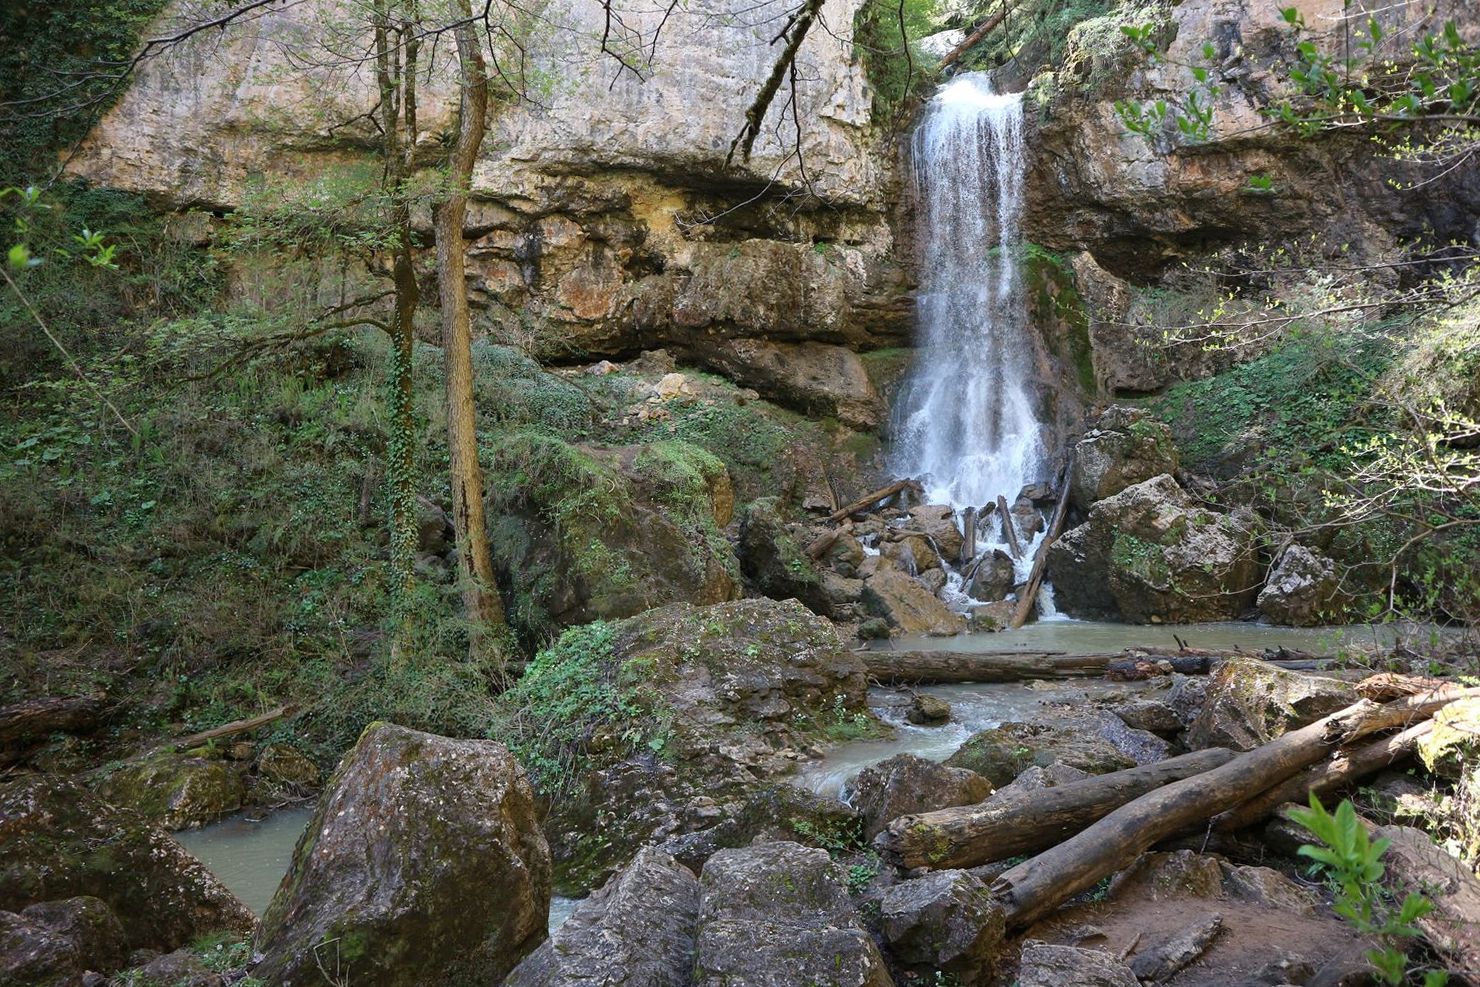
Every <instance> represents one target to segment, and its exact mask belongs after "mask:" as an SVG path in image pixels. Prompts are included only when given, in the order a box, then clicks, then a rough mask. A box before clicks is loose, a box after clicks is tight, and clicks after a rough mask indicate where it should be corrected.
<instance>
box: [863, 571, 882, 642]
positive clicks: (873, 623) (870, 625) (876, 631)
mask: <svg viewBox="0 0 1480 987" xmlns="http://www.w3.org/2000/svg"><path fill="white" fill-rule="evenodd" d="M859 582H862V580H859ZM858 638H859V640H861V641H885V640H888V638H889V621H887V620H885V619H884V618H883V617H870V618H868V619H867V620H865V621H862V622H861V623H859V625H858Z"/></svg>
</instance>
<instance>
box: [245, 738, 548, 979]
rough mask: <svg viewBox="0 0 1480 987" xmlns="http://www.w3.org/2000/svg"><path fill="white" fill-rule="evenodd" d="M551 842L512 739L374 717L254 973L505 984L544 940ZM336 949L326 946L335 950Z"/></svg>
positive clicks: (261, 933)
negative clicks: (470, 736) (463, 736)
mask: <svg viewBox="0 0 1480 987" xmlns="http://www.w3.org/2000/svg"><path fill="white" fill-rule="evenodd" d="M549 907H550V851H549V848H548V847H547V846H546V845H545V838H544V837H543V836H542V835H541V834H540V829H539V818H538V811H537V809H536V805H535V798H534V792H533V791H532V790H531V789H530V787H529V783H528V781H527V780H526V779H525V776H524V770H523V769H522V768H521V767H520V766H519V763H518V762H517V761H515V760H514V757H513V755H511V754H510V753H509V752H508V750H506V749H505V748H504V747H503V745H501V744H497V743H494V742H493V741H488V740H450V739H448V738H445V737H437V736H434V735H432V734H428V733H420V732H418V731H415V730H408V729H406V728H404V727H399V726H395V725H394V724H390V723H373V724H371V725H370V726H368V727H366V728H365V732H364V733H363V734H361V736H360V739H359V742H358V743H356V744H355V746H354V748H353V749H352V750H351V751H350V752H349V753H348V754H346V755H345V757H344V760H343V761H342V762H341V763H340V765H339V768H338V769H337V770H336V771H335V773H334V777H333V778H332V779H330V783H329V787H328V790H327V791H326V792H325V794H324V796H323V797H322V798H321V799H320V800H319V805H318V809H317V810H316V811H315V812H314V816H313V819H312V820H311V821H310V822H309V824H308V828H307V829H306V830H305V832H304V836H303V838H302V839H301V840H300V841H299V843H298V848H297V850H295V851H294V854H293V863H292V867H291V869H290V870H289V872H288V875H287V877H285V878H284V879H283V883H282V885H281V886H280V887H279V888H278V891H277V894H276V896H274V898H273V900H272V904H271V905H269V906H268V908H267V911H266V913H265V914H264V915H263V916H262V924H261V925H260V926H259V927H258V929H257V933H256V936H255V940H254V946H255V949H256V951H258V952H260V953H261V954H262V955H263V959H262V962H261V964H260V965H259V966H258V967H257V968H256V970H255V971H254V975H255V976H256V977H258V978H259V979H261V980H264V981H266V982H268V983H272V984H279V985H282V987H294V985H307V984H318V983H321V982H322V976H323V974H322V972H321V966H322V967H327V968H329V969H332V970H337V971H339V972H340V973H341V975H343V976H344V977H346V978H347V979H349V980H351V981H352V982H354V983H369V984H376V985H384V987H398V985H404V987H413V985H422V984H430V983H497V982H498V981H499V979H500V978H502V977H503V976H505V975H506V974H507V973H508V972H509V971H510V970H511V969H513V967H514V966H515V964H517V963H518V962H519V960H520V959H521V958H523V956H524V955H525V954H526V953H528V952H529V951H530V950H531V949H533V948H534V947H535V946H537V945H538V944H539V943H540V942H541V941H542V940H543V939H544V938H545V932H546V928H545V923H546V918H547V913H548V911H549ZM326 944H327V945H326Z"/></svg>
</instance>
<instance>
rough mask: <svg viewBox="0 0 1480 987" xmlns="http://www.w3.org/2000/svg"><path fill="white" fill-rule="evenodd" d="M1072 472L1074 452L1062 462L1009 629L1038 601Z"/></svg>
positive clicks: (1064, 514) (1066, 504)
mask: <svg viewBox="0 0 1480 987" xmlns="http://www.w3.org/2000/svg"><path fill="white" fill-rule="evenodd" d="M1073 474H1074V454H1073V453H1072V452H1071V453H1069V460H1068V462H1066V463H1064V472H1063V478H1062V479H1061V480H1060V482H1059V487H1060V489H1059V502H1058V503H1057V504H1055V505H1054V508H1053V516H1052V517H1051V518H1049V521H1048V531H1046V532H1045V533H1044V535H1043V541H1041V542H1039V543H1038V551H1037V553H1036V554H1034V556H1033V568H1032V569H1030V570H1029V571H1028V585H1027V586H1025V587H1024V588H1023V595H1022V596H1020V597H1018V601H1017V609H1016V610H1014V611H1013V612H1012V620H1011V621H1009V622H1008V624H1007V626H1008V629H1009V630H1014V631H1015V630H1017V629H1018V628H1019V627H1021V626H1023V624H1025V623H1027V622H1028V617H1029V616H1031V615H1032V613H1033V607H1034V606H1036V605H1037V603H1038V587H1039V586H1040V585H1042V584H1043V572H1044V570H1045V569H1047V568H1048V549H1049V547H1050V546H1051V545H1053V543H1054V542H1056V541H1058V539H1059V535H1060V534H1061V533H1062V532H1063V530H1064V519H1065V518H1067V517H1068V516H1069V477H1070V476H1072V475H1073Z"/></svg>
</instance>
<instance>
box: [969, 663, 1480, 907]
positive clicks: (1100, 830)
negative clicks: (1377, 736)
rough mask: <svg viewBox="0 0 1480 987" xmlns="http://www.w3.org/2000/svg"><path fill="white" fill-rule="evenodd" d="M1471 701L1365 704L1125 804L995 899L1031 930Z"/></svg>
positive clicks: (1011, 880)
mask: <svg viewBox="0 0 1480 987" xmlns="http://www.w3.org/2000/svg"><path fill="white" fill-rule="evenodd" d="M1473 695H1480V689H1461V688H1452V689H1443V690H1435V691H1434V692H1432V693H1429V694H1427V695H1423V696H1414V697H1412V698H1409V699H1400V700H1397V701H1396V702H1391V703H1388V704H1387V705H1378V704H1377V703H1374V702H1371V701H1369V700H1366V699H1363V700H1361V701H1360V702H1358V703H1356V704H1354V705H1352V706H1349V707H1347V708H1346V709H1344V710H1341V711H1340V712H1337V713H1333V714H1332V715H1330V716H1327V717H1324V718H1323V719H1320V720H1317V721H1316V722H1314V723H1312V724H1311V725H1310V726H1308V727H1304V728H1302V729H1300V730H1294V731H1291V732H1290V733H1287V734H1285V735H1284V736H1283V737H1279V738H1278V739H1276V740H1273V741H1270V742H1269V743H1267V744H1265V745H1264V746H1263V747H1259V748H1256V749H1254V750H1252V751H1249V752H1247V753H1245V754H1240V755H1239V756H1238V757H1235V758H1234V759H1233V760H1231V761H1229V762H1228V763H1227V764H1224V765H1223V766H1222V767H1218V768H1214V769H1213V770H1212V771H1206V772H1203V773H1202V774H1199V775H1195V776H1193V777H1191V778H1188V779H1186V780H1184V781H1177V782H1173V783H1171V784H1170V785H1167V786H1165V787H1164V788H1158V789H1156V790H1155V791H1152V792H1149V793H1148V794H1146V795H1143V796H1141V797H1140V798H1138V799H1136V800H1135V801H1134V802H1130V803H1128V804H1126V805H1124V806H1121V807H1120V808H1119V809H1116V810H1115V811H1114V812H1111V813H1110V814H1109V815H1107V816H1105V817H1104V818H1103V819H1101V820H1100V821H1099V822H1097V823H1095V824H1094V825H1092V826H1090V827H1088V828H1087V829H1085V830H1083V831H1081V832H1080V833H1079V834H1078V835H1077V836H1074V837H1071V838H1070V839H1068V840H1065V841H1064V842H1063V843H1060V844H1059V845H1058V846H1056V847H1054V848H1053V849H1051V850H1047V851H1045V852H1043V853H1040V854H1039V855H1038V856H1036V857H1034V858H1032V859H1031V860H1028V861H1026V862H1025V863H1022V864H1019V865H1018V866H1016V867H1014V868H1012V869H1011V870H1009V871H1007V872H1006V873H1005V874H1003V875H1002V876H1001V877H999V878H998V879H997V881H996V882H995V883H994V884H993V885H992V891H993V894H994V895H995V896H996V898H997V900H998V901H999V902H1000V903H1001V904H1002V906H1003V909H1004V913H1005V915H1006V917H1007V921H1008V923H1009V925H1011V926H1013V927H1017V928H1021V927H1025V926H1028V925H1031V924H1033V923H1034V922H1036V921H1038V920H1039V919H1040V918H1042V917H1043V916H1045V915H1047V914H1048V913H1049V912H1051V911H1053V910H1054V909H1055V908H1057V907H1058V906H1059V905H1061V904H1063V903H1064V902H1065V901H1067V900H1068V899H1070V898H1072V897H1073V896H1074V895H1076V894H1079V893H1080V892H1081V891H1085V890H1088V889H1089V888H1092V887H1094V885H1095V884H1096V883H1097V882H1098V881H1099V880H1100V879H1101V878H1104V877H1108V876H1109V875H1111V874H1113V873H1115V872H1116V871H1117V870H1120V869H1121V868H1122V867H1124V866H1125V865H1126V863H1127V862H1128V861H1131V860H1134V859H1135V858H1136V857H1137V856H1139V855H1140V854H1141V853H1143V852H1145V851H1146V850H1147V849H1149V848H1150V847H1151V846H1152V845H1153V844H1155V843H1157V842H1159V841H1160V840H1163V839H1166V838H1167V837H1168V836H1172V835H1174V834H1176V833H1178V832H1181V831H1182V830H1184V829H1187V828H1190V827H1193V826H1198V825H1201V824H1203V823H1205V822H1206V820H1208V819H1209V818H1211V817H1212V816H1215V815H1217V814H1218V813H1220V812H1226V811H1228V810H1229V809H1231V808H1233V807H1234V806H1236V805H1238V804H1239V803H1241V802H1245V801H1247V800H1248V799H1249V798H1250V796H1252V795H1256V794H1258V793H1259V792H1262V791H1264V790H1265V789H1266V788H1270V787H1272V786H1274V785H1278V784H1279V783H1281V782H1283V781H1284V780H1285V779H1287V778H1290V777H1292V776H1293V775H1295V774H1296V773H1298V772H1299V771H1301V770H1302V769H1304V768H1306V767H1308V766H1310V765H1311V764H1314V763H1315V762H1317V761H1319V760H1321V759H1322V758H1323V757H1325V756H1327V754H1329V753H1330V752H1331V751H1332V750H1334V749H1335V748H1337V747H1339V746H1341V745H1342V744H1345V743H1350V742H1351V741H1354V740H1357V739H1359V738H1361V737H1365V736H1368V735H1370V734H1373V733H1378V732H1380V731H1382V730H1389V729H1392V728H1393V727H1395V726H1400V725H1402V724H1404V723H1409V722H1412V721H1414V720H1417V719H1422V718H1424V717H1428V716H1432V715H1433V713H1434V712H1435V711H1436V710H1438V709H1440V708H1442V707H1444V706H1446V705H1448V704H1449V703H1451V702H1454V701H1455V700H1456V699H1462V698H1466V697H1468V696H1473Z"/></svg>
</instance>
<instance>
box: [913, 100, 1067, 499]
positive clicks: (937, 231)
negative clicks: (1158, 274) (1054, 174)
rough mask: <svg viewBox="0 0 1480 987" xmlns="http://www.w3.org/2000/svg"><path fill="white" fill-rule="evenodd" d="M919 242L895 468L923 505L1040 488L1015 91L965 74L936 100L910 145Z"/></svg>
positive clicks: (1020, 110)
mask: <svg viewBox="0 0 1480 987" xmlns="http://www.w3.org/2000/svg"><path fill="white" fill-rule="evenodd" d="M911 158H912V161H913V168H914V188H915V195H916V204H917V208H918V210H919V229H920V240H921V245H922V256H921V265H920V267H921V285H920V292H919V296H918V301H917V316H918V320H919V346H920V349H919V353H918V355H917V357H916V361H915V366H914V368H913V370H912V371H911V373H910V376H909V378H908V379H907V381H906V383H905V385H904V388H903V389H902V391H901V394H900V400H899V401H898V403H897V405H896V408H897V411H896V418H895V425H894V452H893V463H892V466H893V469H894V472H895V473H896V475H899V476H914V477H919V478H921V479H922V481H923V482H924V484H925V498H926V501H927V502H928V503H936V504H950V505H952V506H954V507H957V508H964V507H968V506H974V507H983V506H985V505H987V504H990V503H992V502H993V500H995V498H996V497H997V495H998V494H1001V495H1003V496H1005V497H1007V498H1008V500H1009V501H1011V500H1012V499H1013V498H1014V497H1016V496H1017V493H1018V490H1019V489H1020V488H1021V487H1022V486H1023V484H1024V483H1027V482H1030V481H1034V480H1037V479H1040V475H1041V473H1042V471H1043V466H1044V448H1043V438H1042V430H1041V427H1040V425H1039V422H1038V419H1037V416H1036V415H1035V414H1034V411H1033V405H1032V402H1031V400H1030V399H1029V395H1028V391H1027V384H1028V381H1029V379H1030V374H1031V367H1032V340H1031V338H1030V335H1029V328H1028V324H1027V323H1028V320H1027V312H1026V307H1025V305H1024V301H1023V297H1022V291H1021V286H1020V284H1019V276H1018V258H1017V249H1018V243H1019V238H1018V226H1019V221H1020V218H1021V214H1022V204H1023V105H1022V96H1021V94H1010V95H1001V94H998V93H994V92H993V91H992V89H991V87H990V86H989V85H988V84H987V82H986V78H985V76H983V75H980V74H977V73H970V74H966V75H963V76H961V77H959V78H957V79H956V80H955V81H953V82H952V83H950V84H949V85H947V86H945V87H943V88H942V89H941V91H940V92H939V93H937V94H936V96H935V98H934V99H933V100H932V101H931V104H930V107H929V108H928V110H927V111H926V116H925V119H924V121H923V122H922V123H921V125H920V127H919V128H918V129H917V130H916V131H915V135H914V139H913V142H912V147H911Z"/></svg>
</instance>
